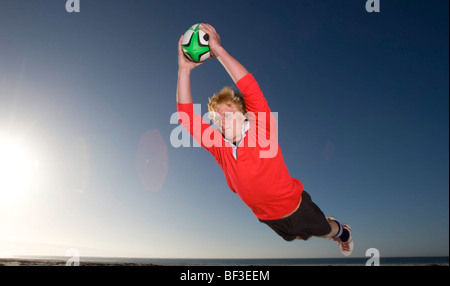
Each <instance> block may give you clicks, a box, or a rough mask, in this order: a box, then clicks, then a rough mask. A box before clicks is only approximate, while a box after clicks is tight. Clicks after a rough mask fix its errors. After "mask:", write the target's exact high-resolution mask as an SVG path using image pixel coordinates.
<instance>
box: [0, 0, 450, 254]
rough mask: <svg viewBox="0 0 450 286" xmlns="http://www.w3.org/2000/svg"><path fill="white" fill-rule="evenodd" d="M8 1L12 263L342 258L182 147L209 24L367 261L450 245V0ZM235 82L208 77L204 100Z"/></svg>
mask: <svg viewBox="0 0 450 286" xmlns="http://www.w3.org/2000/svg"><path fill="white" fill-rule="evenodd" d="M80 3H81V7H80V8H81V11H80V12H79V13H67V12H66V9H65V1H64V0H60V1H47V0H23V1H16V0H2V1H1V2H0V156H1V157H0V171H1V173H0V178H2V181H0V256H1V255H14V254H22V255H29V254H35V255H65V253H66V250H67V249H68V248H77V249H78V250H79V251H80V254H81V255H82V256H126V257H161V258H177V257H182V258H241V257H242V258H272V257H274V258H275V257H276V258H302V257H308V258H309V257H340V256H341V254H340V252H339V250H338V247H337V246H336V245H335V244H334V243H333V242H331V241H327V240H325V239H319V238H313V239H311V240H310V241H308V242H303V241H294V242H289V243H288V242H285V241H284V240H283V239H281V238H280V237H278V236H277V235H276V234H275V233H274V232H273V231H272V230H271V229H269V228H268V227H267V226H266V225H263V224H261V223H260V222H259V221H258V220H257V218H256V217H255V216H254V215H253V214H252V212H251V210H250V209H249V208H248V207H247V206H246V205H245V204H244V203H243V202H242V201H241V200H240V199H239V197H238V196H237V195H235V194H234V193H232V192H231V191H230V190H229V189H228V187H227V184H226V181H225V178H224V175H223V173H222V171H221V170H220V168H219V166H218V165H217V163H216V162H215V160H214V158H213V157H212V156H211V155H210V154H209V153H208V152H207V151H205V150H203V149H202V148H192V147H191V148H175V147H173V145H172V144H171V142H170V135H171V133H172V132H173V131H174V129H175V128H177V126H178V125H177V124H171V123H170V118H171V116H172V114H173V113H174V112H175V111H176V100H175V92H176V81H177V68H178V67H177V42H178V39H179V37H180V35H181V34H183V33H184V31H185V30H187V29H188V28H189V27H190V26H191V25H193V24H195V23H198V22H205V23H210V24H212V25H213V26H214V27H215V28H216V30H217V31H218V32H219V34H220V36H221V38H222V44H223V46H224V47H225V48H226V49H227V50H228V52H229V53H230V54H232V55H233V56H234V57H235V58H237V59H238V60H239V61H241V63H242V64H243V65H244V66H245V67H246V68H247V69H248V70H249V71H250V72H252V73H253V75H254V76H255V78H256V79H257V80H258V82H259V84H260V86H261V88H262V90H263V92H264V95H265V97H266V98H267V100H268V103H269V105H270V107H271V109H272V111H274V112H278V127H279V142H280V146H281V149H282V152H283V156H284V159H285V162H286V165H287V167H288V169H289V171H290V174H291V175H292V176H293V177H296V178H298V179H299V180H301V181H302V182H303V184H304V186H305V189H306V190H307V191H308V192H309V193H310V194H311V196H312V198H313V200H314V201H315V202H316V203H317V204H318V205H319V206H320V207H321V208H322V210H323V211H324V213H325V215H332V216H335V217H337V218H338V219H339V220H340V221H341V222H345V223H348V224H350V225H351V227H352V230H353V236H354V240H355V250H354V254H353V255H354V256H356V257H358V256H364V255H365V252H366V250H367V249H368V248H377V249H378V250H379V251H380V254H381V256H382V257H383V256H434V255H443V256H448V254H449V175H448V174H449V12H448V11H449V7H448V6H449V1H447V0H433V1H423V0H422V1H416V0H397V1H393V0H392V1H388V0H381V12H380V13H368V12H367V11H366V9H365V3H366V1H365V0H358V1H356V0H354V1H348V0H340V1H337V0H329V1H325V0H320V1H319V0H314V1H313V0H301V1H284V0H280V1H235V0H229V1H181V0H180V1H175V0H170V1H169V0H164V1H147V0H134V1H118V0H109V1H106V0H96V1H88V0H81V1H80ZM232 84H233V82H232V80H231V78H230V77H229V76H228V75H227V73H226V71H225V70H224V69H223V68H222V66H221V65H220V64H219V63H218V61H217V60H208V61H207V62H206V63H204V64H203V65H201V66H200V67H198V68H197V69H195V70H194V71H193V74H192V93H193V98H194V101H195V103H199V104H202V105H201V107H202V111H201V112H202V115H203V114H204V113H206V111H207V106H206V103H207V99H208V97H210V96H212V94H213V93H214V92H217V91H219V90H220V89H221V88H222V87H223V86H226V85H232Z"/></svg>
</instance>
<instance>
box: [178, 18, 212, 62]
mask: <svg viewBox="0 0 450 286" xmlns="http://www.w3.org/2000/svg"><path fill="white" fill-rule="evenodd" d="M199 26H201V25H200V24H195V25H192V27H190V28H189V30H187V31H186V33H184V36H183V39H182V40H181V47H182V49H183V52H184V55H185V56H186V57H187V58H188V59H189V60H191V61H193V62H196V63H200V62H204V61H206V60H207V59H208V58H209V57H210V56H211V51H210V49H209V36H208V34H206V33H205V32H203V31H202V30H200V29H199V28H198V27H199ZM202 27H203V26H202Z"/></svg>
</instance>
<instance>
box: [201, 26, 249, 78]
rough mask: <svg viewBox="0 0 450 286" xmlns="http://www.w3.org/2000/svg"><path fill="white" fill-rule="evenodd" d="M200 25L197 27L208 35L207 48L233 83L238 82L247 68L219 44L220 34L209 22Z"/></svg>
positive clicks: (246, 72)
mask: <svg viewBox="0 0 450 286" xmlns="http://www.w3.org/2000/svg"><path fill="white" fill-rule="evenodd" d="M202 25H203V27H202V26H200V27H199V29H200V30H202V31H203V32H205V33H207V34H208V35H209V48H210V49H211V52H212V55H213V56H214V57H217V59H218V60H219V62H220V63H221V64H222V66H223V67H224V68H225V70H226V71H227V72H228V74H229V75H230V77H231V78H232V79H233V81H234V82H235V83H236V82H238V81H239V80H240V79H241V78H243V77H244V76H245V75H246V74H248V71H247V69H246V68H245V67H244V66H243V65H241V63H239V62H238V61H237V60H236V59H235V58H233V57H232V56H231V55H230V54H229V53H228V52H227V51H226V50H225V49H224V48H223V47H222V45H221V44H220V36H219V34H218V33H217V32H216V29H214V27H213V26H211V25H209V24H202Z"/></svg>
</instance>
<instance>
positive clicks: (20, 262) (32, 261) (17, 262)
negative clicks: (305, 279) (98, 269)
mask: <svg viewBox="0 0 450 286" xmlns="http://www.w3.org/2000/svg"><path fill="white" fill-rule="evenodd" d="M0 266H66V260H64V259H37V258H0ZM79 266H233V267H234V266H243V267H245V266H258V267H259V266H262V267H264V266H365V264H358V263H314V262H306V263H264V264H258V263H252V262H247V263H246V262H243V263H233V262H232V260H230V262H226V261H223V262H221V263H215V262H212V263H208V262H186V261H177V260H174V261H170V262H167V261H164V262H159V261H157V262H147V261H133V260H130V261H124V260H121V261H95V260H86V261H83V260H81V261H80V263H79ZM380 266H444V267H445V266H446V267H448V266H449V263H448V262H445V261H444V262H416V263H392V262H391V263H389V262H388V263H381V264H380Z"/></svg>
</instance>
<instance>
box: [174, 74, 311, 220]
mask: <svg viewBox="0 0 450 286" xmlns="http://www.w3.org/2000/svg"><path fill="white" fill-rule="evenodd" d="M236 85H237V87H238V88H239V90H240V91H241V93H242V95H243V97H244V102H245V106H246V109H247V114H248V122H249V128H248V130H246V131H245V130H243V131H245V133H244V134H245V135H244V138H243V139H242V141H241V142H240V144H239V146H238V148H237V149H236V147H234V148H235V154H234V155H233V146H232V144H231V143H229V142H228V141H225V140H224V138H223V137H222V134H221V133H220V131H218V130H217V129H215V128H213V127H212V126H211V125H209V124H208V123H206V122H205V121H204V120H203V118H202V117H201V116H199V115H197V114H195V113H194V111H193V104H192V103H190V104H177V108H178V115H179V121H180V122H181V124H182V126H183V127H184V128H185V129H186V130H187V131H188V132H189V133H190V134H191V135H192V136H193V137H194V139H195V140H196V141H197V142H198V143H200V144H201V145H202V147H203V148H205V149H206V150H208V151H209V152H210V153H211V154H212V155H213V156H214V158H215V159H216V161H217V163H218V164H219V165H220V167H221V168H222V170H223V172H224V174H225V178H226V180H227V183H228V186H229V187H230V189H231V190H232V191H233V192H235V193H237V194H238V195H239V197H240V198H241V199H242V200H243V201H244V203H245V204H247V206H249V207H250V208H251V209H252V211H253V213H254V214H255V215H256V217H258V218H259V219H262V220H276V219H280V218H282V217H284V216H285V215H287V214H290V213H292V212H293V211H294V210H295V209H296V208H297V206H298V204H299V202H300V198H301V194H302V192H303V185H302V183H301V182H300V181H299V180H298V179H295V178H293V177H291V176H290V175H289V172H288V169H287V167H286V164H285V163H284V160H283V156H282V154H281V150H280V147H279V145H278V142H277V138H276V137H277V136H276V131H277V130H276V121H275V118H274V117H273V115H272V114H271V111H270V109H269V106H268V105H267V101H266V99H265V98H264V96H263V93H262V91H261V89H260V88H259V85H258V83H257V82H256V80H255V79H254V77H253V75H252V74H247V75H245V76H244V77H243V78H241V79H240V80H239V81H238V82H237V83H236Z"/></svg>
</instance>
